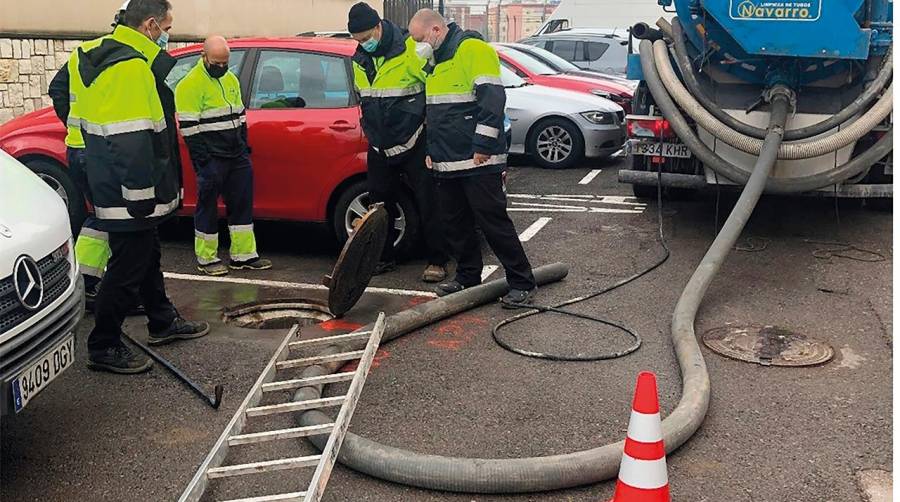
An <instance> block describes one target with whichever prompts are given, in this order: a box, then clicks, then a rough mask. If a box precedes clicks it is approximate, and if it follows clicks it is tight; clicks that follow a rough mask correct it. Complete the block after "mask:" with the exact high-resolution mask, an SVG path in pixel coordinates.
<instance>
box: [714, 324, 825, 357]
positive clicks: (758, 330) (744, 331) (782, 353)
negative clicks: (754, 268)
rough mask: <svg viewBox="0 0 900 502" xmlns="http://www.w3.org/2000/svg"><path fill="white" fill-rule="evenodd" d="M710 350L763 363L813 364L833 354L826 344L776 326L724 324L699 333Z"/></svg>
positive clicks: (726, 355)
mask: <svg viewBox="0 0 900 502" xmlns="http://www.w3.org/2000/svg"><path fill="white" fill-rule="evenodd" d="M703 343H704V344H706V346H707V347H709V349H710V350H712V351H713V352H716V353H717V354H721V355H723V356H725V357H730V358H732V359H737V360H739V361H746V362H749V363H756V364H760V365H763V366H814V365H817V364H824V363H827V362H828V361H830V360H831V358H832V357H834V349H833V348H832V347H831V346H830V345H828V344H827V343H825V342H823V341H821V340H816V339H815V338H809V337H807V336H806V335H803V334H800V333H795V332H793V331H791V330H788V329H785V328H780V327H777V326H762V325H759V324H749V325H738V324H726V325H725V326H721V327H718V328H713V329H711V330H709V331H707V332H706V333H705V334H704V335H703Z"/></svg>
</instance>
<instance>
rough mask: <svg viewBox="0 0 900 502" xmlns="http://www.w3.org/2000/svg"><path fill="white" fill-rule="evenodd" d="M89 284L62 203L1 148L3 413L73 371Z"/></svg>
mask: <svg viewBox="0 0 900 502" xmlns="http://www.w3.org/2000/svg"><path fill="white" fill-rule="evenodd" d="M83 314H84V283H83V280H82V278H81V274H80V273H79V272H78V265H77V263H76V262H75V250H74V248H73V243H72V231H71V229H70V228H69V213H68V211H67V210H66V206H65V203H64V202H63V200H62V199H61V198H60V197H59V195H57V193H56V192H54V191H53V190H52V189H51V188H50V187H49V186H48V185H47V184H46V183H44V182H43V181H42V180H41V179H40V178H38V177H37V176H36V175H35V174H34V173H32V172H31V171H30V170H29V169H28V168H27V167H25V166H23V165H22V164H20V163H19V162H18V161H17V160H15V159H14V158H12V157H11V156H9V155H8V154H7V153H6V152H4V151H3V150H0V389H2V396H3V397H2V399H0V415H8V414H12V413H18V412H20V411H22V409H23V408H25V406H27V405H28V403H30V402H31V400H32V399H34V397H35V396H37V395H38V394H39V393H40V392H41V391H42V390H44V389H45V388H47V386H48V385H49V384H50V383H51V382H52V381H53V380H54V379H56V378H57V377H58V376H59V375H60V374H61V373H63V372H64V371H65V370H67V369H68V368H70V367H71V366H72V365H73V364H74V360H75V334H74V331H75V327H76V326H77V324H78V322H79V321H80V320H81V317H82V315H83Z"/></svg>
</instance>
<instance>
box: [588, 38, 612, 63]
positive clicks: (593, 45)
mask: <svg viewBox="0 0 900 502" xmlns="http://www.w3.org/2000/svg"><path fill="white" fill-rule="evenodd" d="M607 49H609V44H605V43H603V42H588V43H587V60H588V61H596V60H598V59H600V58H601V57H602V56H603V54H605V53H606V50H607Z"/></svg>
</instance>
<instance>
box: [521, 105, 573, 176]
mask: <svg viewBox="0 0 900 502" xmlns="http://www.w3.org/2000/svg"><path fill="white" fill-rule="evenodd" d="M528 152H529V153H530V154H531V155H532V156H533V157H534V160H535V162H537V164H538V165H539V166H540V167H543V168H545V169H567V168H570V167H574V166H576V165H578V164H580V163H581V161H582V160H584V138H583V137H582V135H581V131H580V130H578V127H577V126H576V125H575V124H573V123H572V122H569V121H568V120H565V119H562V118H557V117H551V118H548V119H544V120H542V121H540V122H539V123H538V124H537V125H536V126H535V127H534V129H533V130H532V131H531V134H530V135H529V137H528Z"/></svg>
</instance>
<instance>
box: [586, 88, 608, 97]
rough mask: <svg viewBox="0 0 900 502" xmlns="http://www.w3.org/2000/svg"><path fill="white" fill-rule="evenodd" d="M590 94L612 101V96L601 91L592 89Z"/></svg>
mask: <svg viewBox="0 0 900 502" xmlns="http://www.w3.org/2000/svg"><path fill="white" fill-rule="evenodd" d="M591 94H593V95H594V96H600V97H601V98H606V99H612V94H611V93H610V92H609V91H604V90H603V89H594V90H592V91H591Z"/></svg>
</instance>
